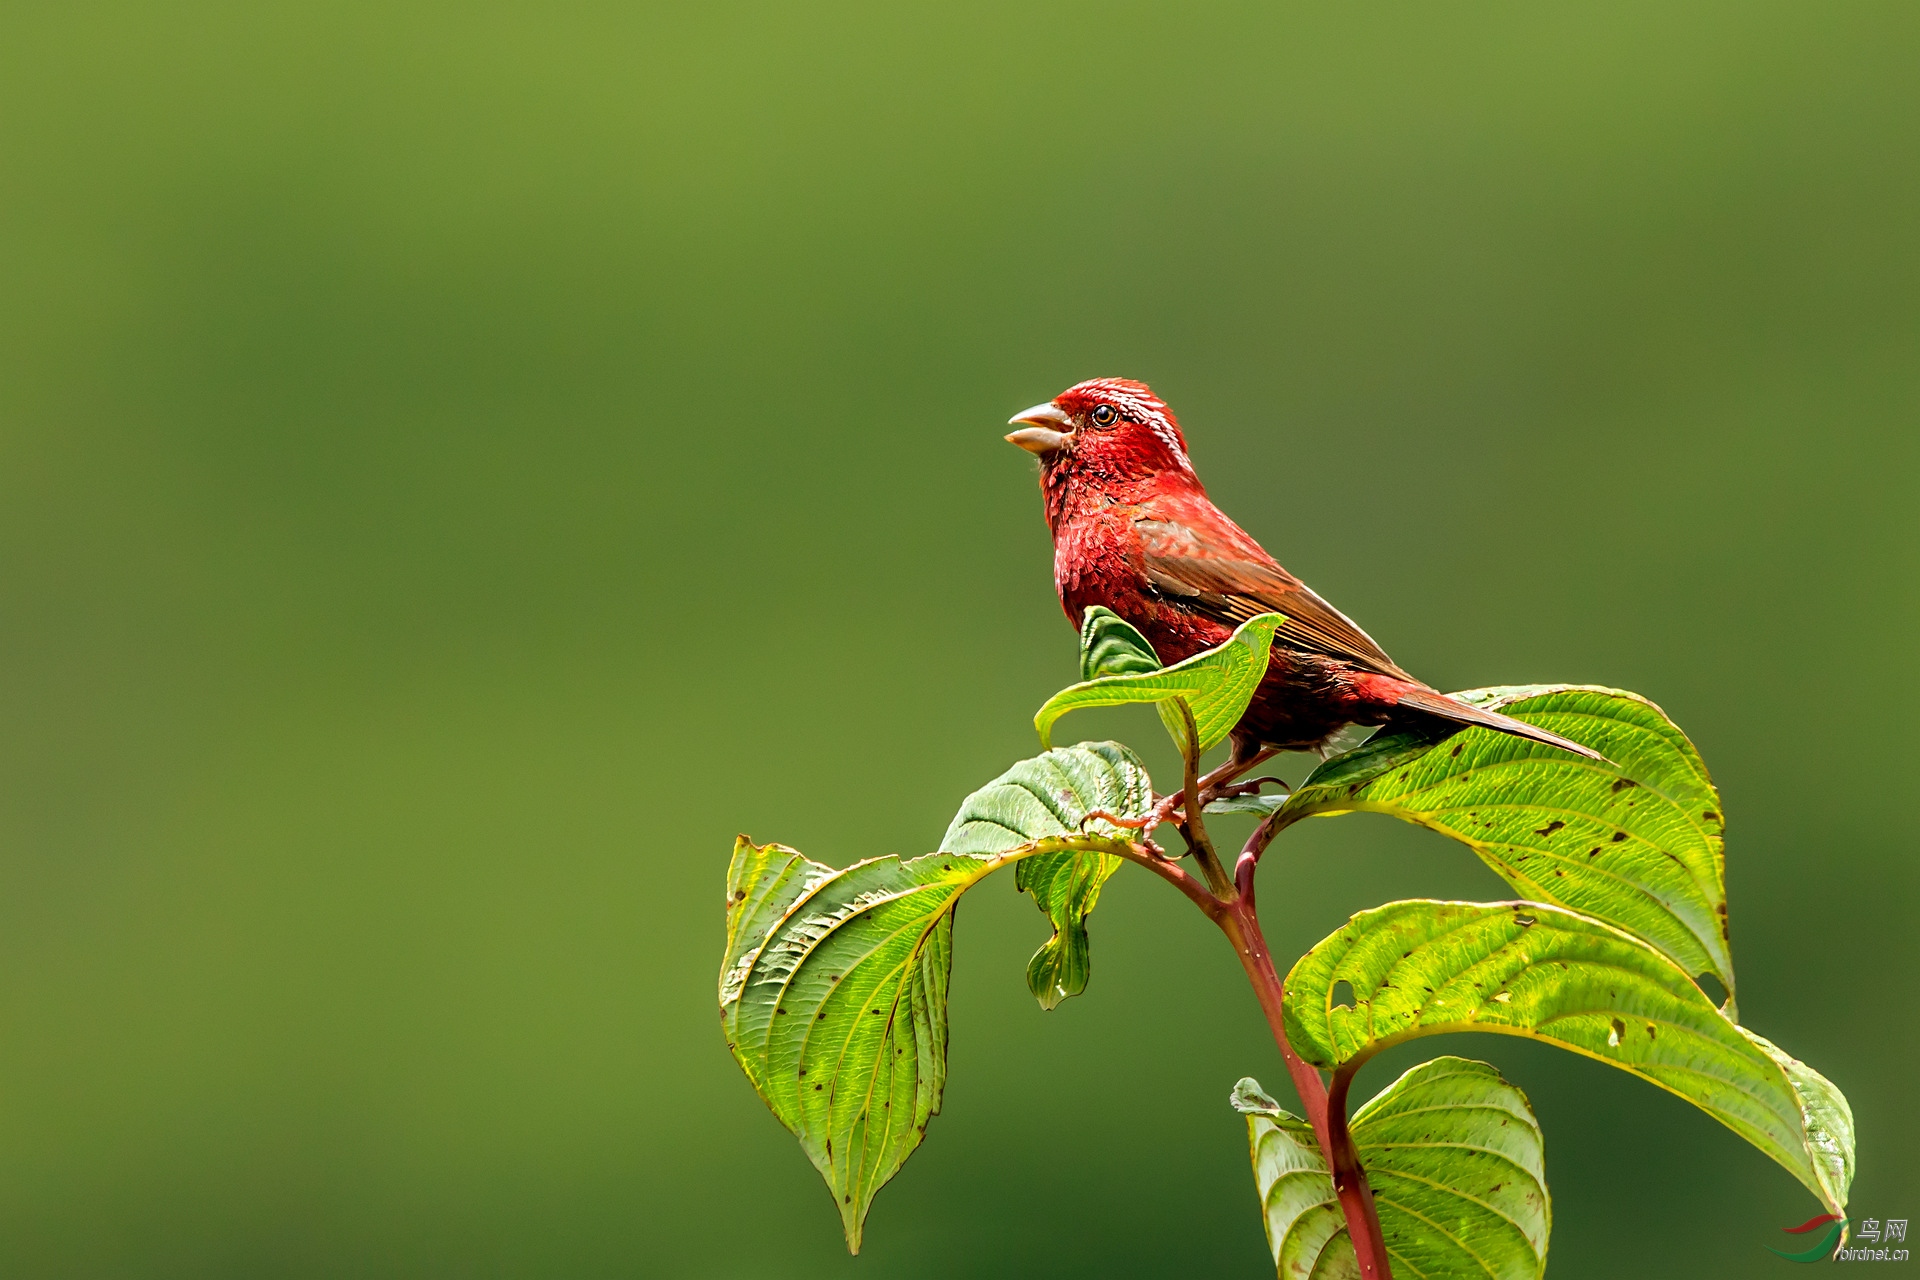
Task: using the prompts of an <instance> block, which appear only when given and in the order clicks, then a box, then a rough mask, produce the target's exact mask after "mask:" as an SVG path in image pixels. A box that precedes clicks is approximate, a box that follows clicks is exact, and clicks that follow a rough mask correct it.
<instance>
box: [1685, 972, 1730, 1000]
mask: <svg viewBox="0 0 1920 1280" xmlns="http://www.w3.org/2000/svg"><path fill="white" fill-rule="evenodd" d="M1693 980H1694V982H1695V984H1697V985H1698V986H1699V988H1700V989H1701V990H1702V991H1704V992H1706V993H1707V999H1709V1000H1711V1001H1713V1002H1714V1004H1716V1005H1722V1004H1725V1003H1726V1002H1727V987H1726V984H1725V983H1723V982H1721V981H1720V979H1718V978H1716V977H1714V976H1713V975H1712V974H1710V973H1702V974H1696V975H1695V976H1694V979H1693Z"/></svg>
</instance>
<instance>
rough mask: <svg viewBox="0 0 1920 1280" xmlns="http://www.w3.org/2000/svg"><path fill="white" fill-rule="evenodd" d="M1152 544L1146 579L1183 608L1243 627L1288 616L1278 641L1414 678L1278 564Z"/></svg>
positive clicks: (1147, 541)
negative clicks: (1162, 550) (1260, 618)
mask: <svg viewBox="0 0 1920 1280" xmlns="http://www.w3.org/2000/svg"><path fill="white" fill-rule="evenodd" d="M1141 523H1143V524H1144V523H1147V522H1144V521H1143V522H1141ZM1153 523H1159V522H1157V521H1156V522H1153ZM1154 541H1155V540H1152V539H1148V538H1146V537H1143V539H1142V543H1143V550H1144V552H1145V556H1144V565H1143V567H1144V568H1145V570H1146V574H1147V581H1149V582H1151V583H1152V584H1153V585H1154V586H1155V587H1157V588H1159V590H1160V592H1161V593H1162V594H1163V595H1165V596H1168V597H1170V598H1171V599H1173V600H1175V601H1176V602H1178V603H1179V604H1181V605H1183V606H1184V607H1186V608H1189V609H1192V610H1194V611H1195V612H1198V613H1204V614H1206V615H1208V616H1209V617H1212V618H1214V619H1216V620H1218V621H1220V622H1224V623H1226V624H1227V625H1229V626H1239V625H1240V624H1241V623H1242V622H1245V621H1246V620H1247V619H1248V618H1251V617H1254V616H1255V615H1257V614H1262V613H1284V614H1286V615H1287V621H1286V623H1285V625H1283V626H1282V627H1281V628H1280V631H1279V633H1278V635H1277V637H1276V638H1277V639H1280V640H1283V641H1284V642H1285V643H1287V644H1290V645H1292V646H1293V647H1295V648H1298V649H1309V650H1312V651H1313V652H1315V653H1324V654H1327V655H1329V656H1330V657H1335V658H1344V659H1346V660H1347V661H1349V662H1351V663H1353V664H1355V665H1356V666H1359V667H1363V668H1365V669H1366V670H1368V671H1373V672H1377V673H1379V674H1380V675H1383V676H1395V677H1398V678H1399V679H1402V680H1412V679H1413V677H1412V676H1410V675H1408V674H1407V673H1406V672H1405V671H1402V670H1401V669H1400V668H1399V667H1398V666H1396V665H1395V664H1394V661H1393V659H1392V658H1389V657H1388V656H1387V655H1386V651H1385V650H1383V649H1382V648H1381V647H1380V646H1379V645H1377V644H1375V643H1374V640H1373V637H1372V636H1370V635H1368V634H1367V633H1366V632H1364V631H1362V630H1361V629H1360V628H1359V627H1357V626H1355V625H1354V624H1353V621H1352V620H1351V619H1349V618H1348V617H1347V616H1346V615H1345V614H1343V613H1341V612H1340V611H1339V610H1338V609H1336V608H1334V607H1333V606H1332V605H1330V604H1328V603H1327V602H1326V601H1325V600H1322V599H1321V598H1320V597H1319V596H1317V595H1315V594H1314V593H1313V592H1312V591H1311V590H1309V589H1308V588H1307V585H1306V584H1305V583H1303V582H1301V581H1300V579H1298V578H1296V577H1294V576H1293V575H1292V574H1290V573H1288V572H1287V571H1286V570H1285V569H1282V568H1281V567H1280V566H1279V565H1277V564H1262V563H1260V562H1259V561H1257V560H1233V559H1224V558H1215V557H1212V556H1182V555H1165V554H1159V553H1157V552H1156V549H1155V547H1154V545H1153V544H1154Z"/></svg>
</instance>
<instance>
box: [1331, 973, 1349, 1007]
mask: <svg viewBox="0 0 1920 1280" xmlns="http://www.w3.org/2000/svg"><path fill="white" fill-rule="evenodd" d="M1333 1007H1334V1008H1336V1009H1351V1008H1353V984H1352V983H1351V982H1348V981H1347V980H1346V979H1345V978H1342V979H1340V981H1338V982H1336V983H1334V984H1333Z"/></svg>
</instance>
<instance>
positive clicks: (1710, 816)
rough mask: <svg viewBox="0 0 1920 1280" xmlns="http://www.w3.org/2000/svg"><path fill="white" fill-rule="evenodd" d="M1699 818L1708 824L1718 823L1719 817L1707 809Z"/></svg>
mask: <svg viewBox="0 0 1920 1280" xmlns="http://www.w3.org/2000/svg"><path fill="white" fill-rule="evenodd" d="M1700 816H1701V817H1703V818H1705V819H1706V820H1707V821H1708V822H1718V821H1720V815H1719V814H1717V813H1715V812H1714V811H1713V810H1711V809H1708V810H1707V811H1706V812H1704V813H1702V814H1701V815H1700Z"/></svg>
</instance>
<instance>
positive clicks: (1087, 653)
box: [1080, 604, 1165, 680]
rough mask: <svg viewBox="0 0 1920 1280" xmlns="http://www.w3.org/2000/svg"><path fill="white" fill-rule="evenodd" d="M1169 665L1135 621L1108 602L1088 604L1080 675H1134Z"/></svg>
mask: <svg viewBox="0 0 1920 1280" xmlns="http://www.w3.org/2000/svg"><path fill="white" fill-rule="evenodd" d="M1163 665H1165V664H1163V663H1162V662H1161V661H1160V655H1159V654H1157V653H1155V652H1154V651H1153V645H1152V644H1151V643H1150V642H1149V641H1148V640H1147V638H1146V637H1145V636H1143V635H1141V634H1140V632H1139V631H1137V630H1136V629H1135V628H1134V626H1133V624H1132V623H1130V622H1128V621H1127V620H1126V619H1125V618H1123V617H1121V616H1120V615H1119V614H1117V613H1115V612H1114V611H1113V610H1111V609H1109V608H1107V607H1105V606H1104V605H1097V604H1091V605H1088V606H1087V612H1086V617H1085V618H1084V619H1083V620H1082V621H1081V623H1080V678H1081V679H1082V680H1097V679H1099V678H1100V677H1101V676H1130V675H1139V674H1141V673H1142V672H1147V671H1158V670H1160V668H1161V667H1162V666H1163Z"/></svg>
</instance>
